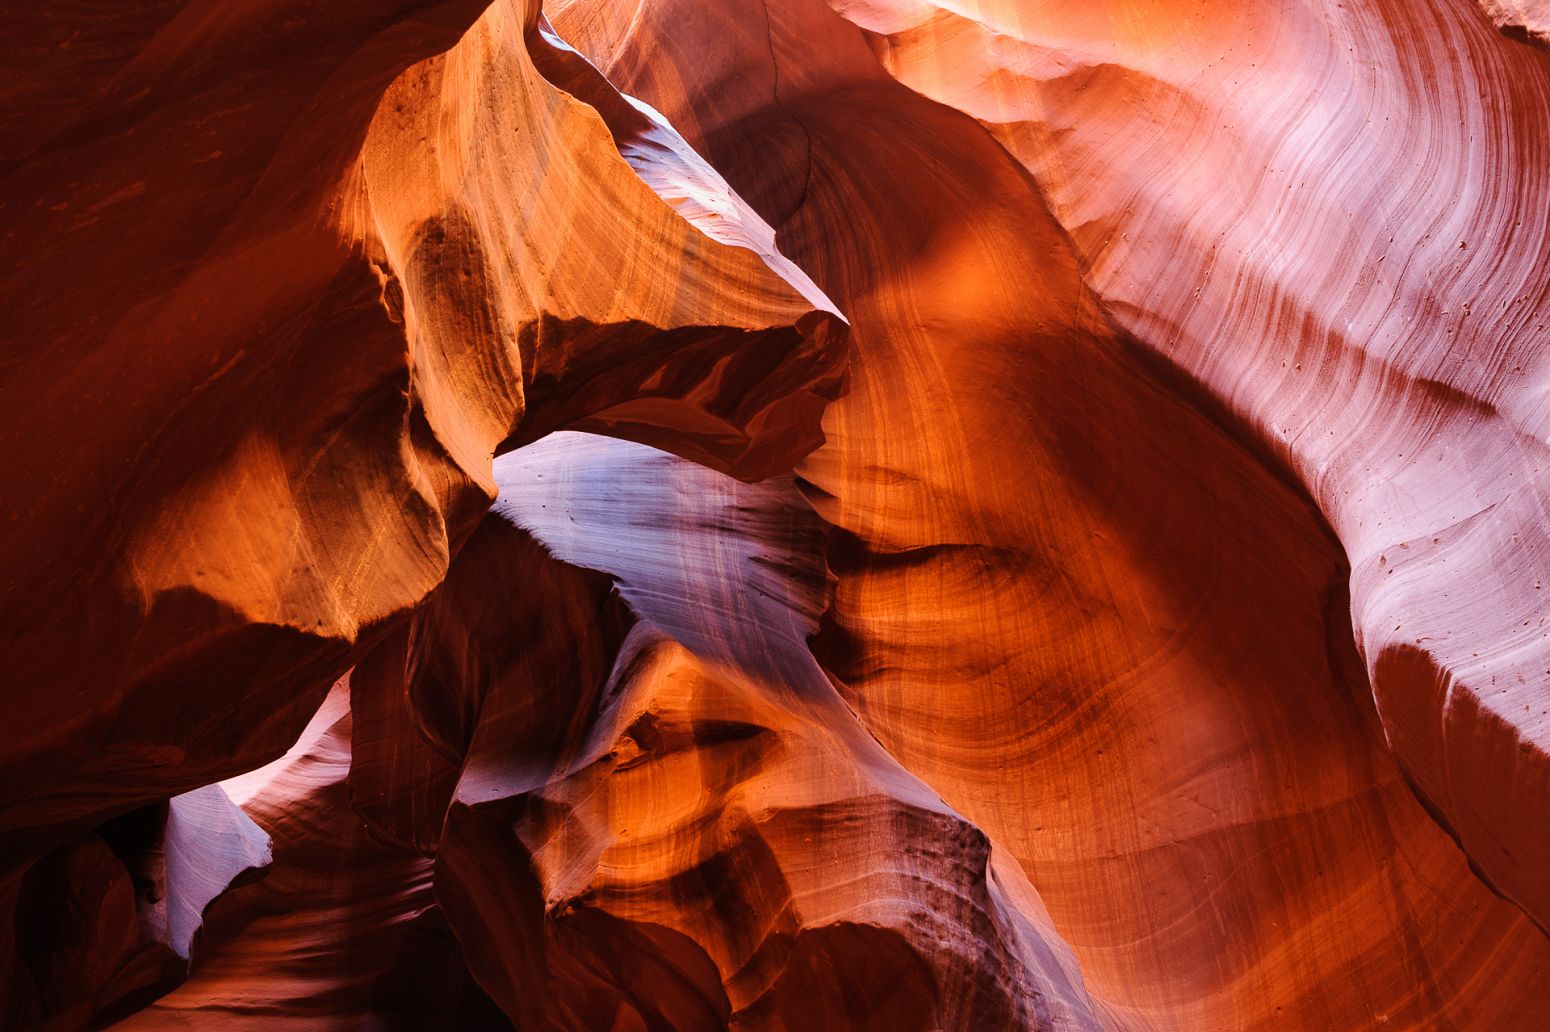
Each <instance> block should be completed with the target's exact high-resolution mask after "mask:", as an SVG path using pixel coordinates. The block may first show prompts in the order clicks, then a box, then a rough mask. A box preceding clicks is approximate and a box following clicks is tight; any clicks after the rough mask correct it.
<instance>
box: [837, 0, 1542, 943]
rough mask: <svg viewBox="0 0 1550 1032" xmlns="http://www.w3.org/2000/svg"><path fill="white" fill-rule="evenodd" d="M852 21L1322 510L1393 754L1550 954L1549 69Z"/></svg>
mask: <svg viewBox="0 0 1550 1032" xmlns="http://www.w3.org/2000/svg"><path fill="white" fill-rule="evenodd" d="M832 6H834V8H835V9H836V10H838V11H840V12H841V13H842V14H844V15H845V16H846V17H847V18H849V19H851V20H852V21H853V23H854V24H856V25H857V26H859V27H861V28H862V29H863V30H864V31H865V32H866V34H867V36H868V39H869V42H870V43H871V45H872V46H873V47H874V49H876V51H877V52H878V54H879V57H880V59H881V60H882V61H883V63H884V64H885V65H886V66H887V67H888V69H889V71H890V73H891V74H892V75H894V76H896V77H897V78H898V79H899V80H900V81H902V82H904V83H906V84H908V85H910V86H911V87H912V88H914V89H917V90H920V91H921V92H922V93H924V94H926V95H928V96H931V97H933V98H935V99H938V100H940V101H942V102H943V103H946V104H949V105H951V106H953V107H955V108H957V109H959V110H962V111H964V112H966V113H968V114H970V115H972V116H973V117H975V118H976V119H978V120H980V121H981V122H982V123H984V124H985V125H986V126H987V127H988V128H989V129H990V131H991V132H992V133H993V134H994V135H995V136H996V137H997V139H998V140H1000V141H1001V142H1002V144H1003V145H1004V146H1005V147H1006V149H1007V150H1008V152H1009V153H1011V154H1013V155H1015V156H1016V157H1017V158H1018V159H1019V160H1020V161H1021V162H1022V163H1023V164H1024V165H1025V166H1026V167H1027V168H1028V170H1029V172H1030V174H1031V175H1033V176H1034V178H1035V180H1036V181H1037V183H1038V184H1039V188H1040V190H1041V191H1042V192H1043V194H1044V195H1045V196H1047V197H1048V198H1049V200H1050V203H1051V206H1052V210H1053V211H1054V212H1055V213H1056V215H1057V216H1058V217H1059V219H1060V220H1061V222H1062V224H1063V225H1064V227H1065V228H1066V229H1067V230H1068V231H1069V233H1070V234H1071V237H1072V240H1073V245H1074V247H1075V248H1076V251H1077V253H1078V255H1079V258H1080V261H1081V264H1082V266H1083V269H1084V275H1085V278H1086V281H1087V282H1088V283H1089V284H1090V285H1091V286H1092V288H1093V289H1094V290H1095V291H1096V292H1097V294H1098V295H1099V296H1100V298H1101V299H1102V303H1103V305H1104V306H1105V309H1106V310H1107V311H1108V312H1110V313H1111V314H1112V316H1113V318H1114V319H1115V320H1116V322H1117V323H1118V324H1119V325H1121V326H1123V327H1124V328H1125V329H1126V330H1127V331H1129V332H1130V333H1132V334H1133V335H1134V336H1135V337H1136V338H1137V339H1139V340H1140V341H1141V342H1143V343H1144V344H1145V345H1146V346H1148V347H1149V348H1152V349H1154V350H1155V351H1157V352H1158V353H1159V354H1160V355H1161V356H1163V357H1164V358H1166V360H1167V361H1168V362H1170V363H1172V364H1173V365H1175V366H1177V367H1178V368H1179V369H1180V370H1182V371H1183V372H1185V373H1186V374H1187V375H1189V376H1190V377H1191V378H1192V379H1194V380H1195V381H1197V382H1199V383H1201V384H1203V385H1204V386H1205V387H1206V388H1207V389H1208V390H1209V391H1211V392H1212V394H1214V395H1215V396H1216V397H1218V398H1220V399H1221V400H1222V401H1223V402H1225V403H1226V404H1227V405H1228V406H1229V407H1230V408H1231V409H1232V411H1233V412H1234V413H1235V414H1236V415H1238V416H1240V417H1241V418H1242V419H1243V420H1244V421H1245V422H1246V423H1247V424H1248V425H1249V426H1251V427H1252V428H1253V430H1254V432H1255V434H1256V436H1257V437H1258V443H1259V444H1261V445H1263V446H1264V447H1266V448H1268V449H1269V450H1270V451H1271V452H1272V453H1274V454H1275V455H1276V457H1277V458H1278V459H1279V460H1280V461H1282V462H1284V463H1286V465H1287V466H1288V467H1290V468H1291V469H1292V470H1293V471H1294V473H1295V475H1296V476H1297V477H1298V478H1299V479H1300V480H1301V482H1302V483H1303V484H1304V485H1305V486H1306V488H1307V490H1308V491H1309V493H1310V494H1312V495H1313V497H1314V498H1315V499H1316V500H1317V502H1318V503H1319V506H1320V508H1321V510H1322V511H1323V513H1324V515H1325V517H1326V518H1327V519H1328V520H1329V521H1330V524H1331V525H1332V526H1333V527H1334V529H1335V531H1336V533H1337V534H1338V535H1339V537H1340V540H1341V543H1342V545H1343V546H1344V549H1345V552H1346V555H1347V556H1348V557H1349V560H1350V563H1351V566H1352V569H1353V573H1352V582H1351V595H1352V602H1353V606H1352V608H1353V622H1354V624H1355V628H1356V635H1357V644H1358V647H1359V648H1360V650H1361V652H1362V654H1363V656H1364V657H1365V659H1366V662H1367V667H1368V672H1369V676H1370V677H1371V678H1372V683H1373V693H1374V696H1375V698H1376V700H1377V704H1378V710H1379V713H1380V715H1381V717H1382V719H1383V723H1384V729H1385V733H1386V736H1387V739H1388V742H1389V745H1390V747H1391V748H1392V749H1393V751H1394V754H1395V756H1396V758H1397V759H1398V760H1399V761H1400V764H1401V766H1402V768H1403V769H1404V771H1405V773H1406V776H1407V777H1408V778H1409V779H1410V780H1411V781H1412V782H1413V783H1414V785H1415V787H1416V790H1417V792H1418V794H1419V795H1420V796H1421V798H1422V799H1423V801H1424V802H1425V803H1426V804H1427V805H1428V807H1429V808H1431V809H1432V810H1433V811H1434V812H1435V813H1436V814H1437V816H1438V818H1439V820H1441V821H1442V822H1443V823H1444V825H1445V826H1447V827H1448V828H1449V829H1450V830H1451V831H1452V833H1453V834H1455V835H1456V836H1457V837H1458V838H1459V840H1460V842H1461V843H1462V844H1463V845H1464V847H1465V849H1466V851H1467V852H1468V853H1469V856H1470V859H1471V861H1472V863H1474V865H1475V866H1476V867H1477V868H1478V869H1479V870H1480V871H1481V872H1482V873H1483V874H1484V875H1485V876H1486V877H1487V878H1488V879H1489V880H1490V882H1491V884H1492V885H1493V886H1495V887H1496V888H1497V889H1498V890H1500V891H1501V892H1503V893H1504V894H1506V895H1507V896H1509V897H1510V898H1512V899H1513V900H1514V901H1516V902H1517V903H1518V904H1519V905H1520V906H1522V907H1523V908H1524V910H1525V911H1526V912H1527V913H1528V914H1529V915H1530V916H1532V917H1533V918H1534V919H1535V920H1536V921H1537V922H1539V924H1540V925H1541V927H1550V883H1547V882H1546V880H1545V879H1544V877H1543V873H1542V872H1543V871H1544V870H1545V868H1546V865H1547V864H1550V792H1547V789H1550V707H1547V706H1546V704H1545V701H1544V700H1545V697H1546V692H1547V689H1550V631H1547V629H1546V620H1547V619H1550V615H1547V613H1546V611H1545V603H1544V596H1543V590H1542V589H1543V582H1544V581H1545V580H1546V578H1547V577H1550V568H1547V567H1546V565H1545V564H1546V556H1547V555H1550V551H1547V550H1550V539H1547V538H1546V531H1545V521H1544V513H1543V509H1544V507H1543V504H1542V503H1541V498H1542V496H1543V494H1544V492H1545V490H1546V477H1547V476H1550V466H1547V465H1546V457H1547V455H1550V451H1547V449H1550V407H1547V399H1550V395H1547V392H1546V390H1545V383H1546V382H1547V381H1546V377H1547V375H1550V368H1547V366H1546V364H1545V358H1544V356H1545V349H1544V346H1543V345H1544V342H1545V340H1546V335H1547V333H1550V238H1547V236H1546V234H1547V231H1550V228H1547V224H1546V221H1545V220H1544V218H1542V217H1541V215H1542V212H1543V211H1544V210H1545V208H1546V206H1547V204H1550V163H1547V160H1546V159H1547V156H1550V56H1547V55H1546V54H1544V53H1543V52H1536V51H1534V50H1532V49H1528V48H1524V47H1522V46H1519V45H1517V44H1515V43H1514V42H1512V41H1509V40H1506V39H1503V38H1502V37H1500V36H1498V35H1496V34H1494V33H1493V32H1491V31H1490V29H1491V26H1490V25H1489V24H1487V23H1486V22H1485V20H1484V19H1482V18H1481V17H1480V14H1479V12H1478V10H1477V9H1476V8H1475V7H1474V6H1473V5H1472V4H1469V3H1464V2H1437V3H1428V4H1408V3H1360V4H1340V5H1334V6H1330V5H1307V6H1305V7H1298V8H1285V7H1283V6H1281V5H1276V4H1251V5H1242V4H1204V5H1200V6H1199V7H1198V9H1197V13H1196V16H1195V20H1194V22H1193V24H1194V26H1195V28H1194V30H1193V31H1192V32H1191V33H1190V35H1189V36H1188V37H1181V36H1180V35H1179V34H1178V32H1177V31H1175V27H1176V25H1175V23H1174V21H1173V18H1172V15H1171V13H1170V12H1168V11H1167V10H1166V8H1165V7H1149V5H1146V4H1131V3H1124V2H1119V3H1109V4H1102V5H1097V6H1096V7H1093V6H1091V5H1088V6H1080V5H1067V6H1059V5H1057V6H1052V7H1050V8H1047V9H1045V10H1043V11H1041V13H1040V15H1039V16H1038V17H1033V16H1032V14H1031V13H1030V12H1029V11H1028V10H1027V9H1026V8H1022V7H1020V6H1019V5H1017V4H1013V3H994V2H990V3H981V4H974V5H966V6H963V7H958V6H956V5H951V4H946V5H935V4H928V3H899V4H891V3H872V2H867V3H850V2H846V0H837V2H836V3H834V4H833V5H832ZM1486 6H1488V7H1490V6H1493V5H1486ZM1494 6H1495V7H1496V8H1497V10H1495V11H1493V12H1492V13H1493V14H1494V15H1495V16H1497V17H1498V19H1500V17H1501V16H1502V15H1503V14H1505V13H1506V12H1505V8H1506V7H1508V6H1516V7H1517V8H1519V9H1518V10H1517V11H1516V16H1517V17H1519V18H1520V22H1521V20H1522V19H1525V18H1526V19H1527V22H1528V23H1529V24H1533V23H1534V19H1535V17H1536V16H1535V14H1534V13H1533V12H1530V11H1528V10H1527V8H1525V7H1524V6H1523V5H1494ZM1538 17H1539V26H1540V31H1542V29H1543V11H1540V12H1538ZM1120 20H1123V21H1124V22H1125V24H1127V26H1129V29H1130V31H1128V32H1126V33H1115V32H1114V31H1113V30H1112V28H1111V26H1113V25H1115V24H1117V23H1118V22H1119V21H1120ZM1162 111H1166V112H1167V116H1166V117H1159V116H1158V114H1157V112H1162ZM1100 184H1101V185H1100Z"/></svg>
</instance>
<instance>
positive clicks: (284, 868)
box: [112, 678, 511, 1032]
mask: <svg viewBox="0 0 1550 1032" xmlns="http://www.w3.org/2000/svg"><path fill="white" fill-rule="evenodd" d="M350 699H351V692H350V684H349V679H348V678H346V679H344V680H342V681H341V682H340V683H339V684H337V685H336V686H335V688H334V689H333V690H332V691H331V692H330V694H329V696H328V698H327V699H326V700H325V702H324V704H323V706H322V708H320V709H319V710H318V713H317V714H316V716H315V717H314V719H313V720H312V722H311V723H310V724H309V726H308V728H307V731H306V733H305V734H303V736H302V737H301V739H299V740H298V742H297V743H296V745H295V746H294V747H293V748H292V749H291V750H290V752H289V754H288V755H287V756H285V757H283V758H282V759H280V760H278V761H276V762H275V763H273V764H271V765H269V766H268V767H267V768H265V769H264V770H262V771H260V772H254V774H253V776H251V777H247V778H245V779H242V780H239V781H236V782H235V783H229V784H233V787H234V790H235V791H236V792H237V794H238V795H239V796H242V797H244V803H243V805H244V807H245V808H246V809H247V811H248V812H249V813H250V814H251V815H252V816H253V818H254V819H255V820H257V822H258V823H259V824H260V825H262V826H263V827H264V828H265V829H267V830H268V831H269V832H270V833H271V834H272V835H273V836H274V844H275V845H274V856H275V865H274V870H273V871H271V872H270V873H269V875H268V876H267V877H266V878H264V879H263V880H261V881H258V882H255V883H252V884H249V885H244V886H241V887H239V888H236V889H233V890H231V891H230V892H228V893H227V894H226V895H224V896H223V897H221V899H220V900H218V901H217V902H216V903H215V905H214V906H213V907H212V908H211V910H210V913H209V915H208V921H207V926H206V932H205V937H204V942H203V944H202V956H201V957H200V960H199V963H198V964H197V965H196V966H195V969H194V972H193V974H192V976H191V977H190V978H189V979H188V980H187V981H186V982H184V983H183V984H182V985H181V986H179V987H178V988H177V989H175V990H174V991H173V992H171V993H169V994H168V995H166V996H163V997H162V998H161V999H159V1000H157V1001H156V1002H155V1003H153V1004H151V1005H150V1006H149V1007H147V1008H145V1009H144V1010H141V1011H139V1012H138V1013H136V1014H133V1015H132V1016H130V1017H128V1018H126V1019H125V1020H123V1021H120V1022H118V1023H117V1024H115V1025H113V1026H112V1027H114V1028H117V1029H126V1030H128V1029H166V1028H177V1029H204V1028H208V1029H236V1030H243V1029H255V1030H256V1029H272V1028H296V1029H305V1028H319V1027H334V1028H338V1027H362V1028H366V1027H369V1028H386V1029H448V1030H451V1029H489V1030H492V1032H495V1030H501V1029H509V1028H510V1027H511V1026H510V1024H509V1023H508V1022H507V1021H506V1020H505V1019H504V1017H502V1015H501V1014H500V1012H499V1011H498V1010H496V1009H495V1007H494V1006H493V1005H492V1004H491V1003H490V1001H489V999H488V997H486V996H485V995H484V994H483V993H482V992H481V991H480V990H479V988H478V986H477V985H475V984H474V982H473V980H472V979H471V978H470V977H469V974H468V971H467V969H466V968H465V967H464V964H463V960H462V954H461V951H460V950H459V948H458V945H457V941H456V940H455V939H454V938H453V937H452V936H451V934H450V933H449V932H448V931H447V928H446V925H445V922H444V921H443V920H442V918H441V914H440V911H439V910H437V908H436V905H435V900H434V899H433V897H432V892H431V879H432V870H431V862H430V861H429V860H428V859H426V858H425V857H423V856H420V855H418V854H416V853H414V852H412V851H410V850H405V849H401V848H398V847H395V846H393V845H391V844H384V843H382V842H380V841H378V840H376V839H374V838H373V837H372V836H371V834H370V833H369V832H368V831H367V830H366V828H365V827H364V826H363V825H362V822H361V821H360V819H359V818H358V817H357V816H356V814H355V812H354V810H353V809H352V808H351V805H350V797H349V790H348V787H347V783H346V779H347V776H348V774H349V771H350V765H351V750H350V738H351V713H350Z"/></svg>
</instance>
